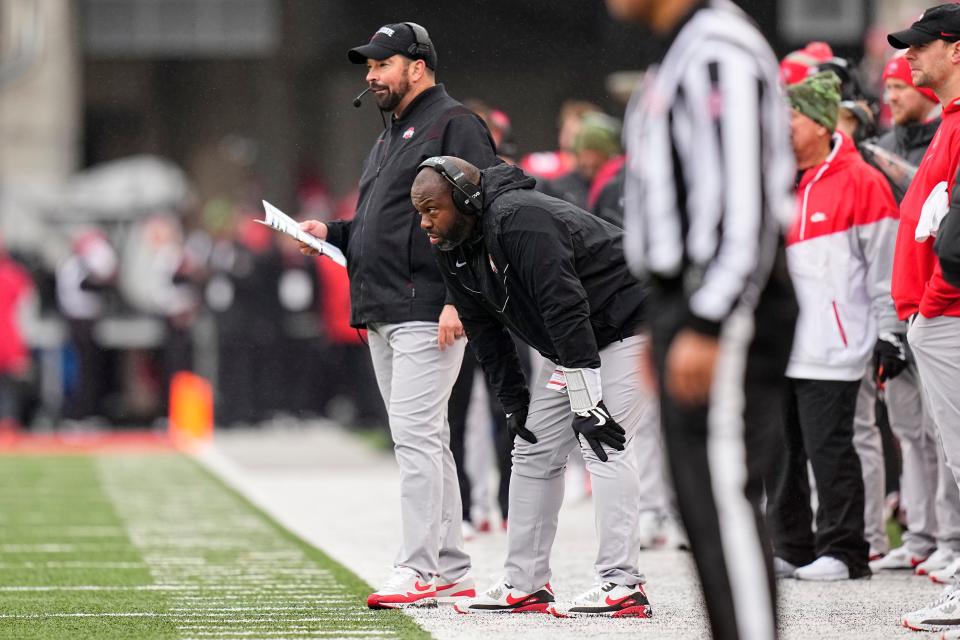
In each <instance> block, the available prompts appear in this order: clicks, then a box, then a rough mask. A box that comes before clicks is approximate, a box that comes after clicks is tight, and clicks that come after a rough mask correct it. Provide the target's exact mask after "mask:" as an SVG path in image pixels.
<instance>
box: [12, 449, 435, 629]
mask: <svg viewBox="0 0 960 640" xmlns="http://www.w3.org/2000/svg"><path fill="white" fill-rule="evenodd" d="M0 487H2V489H0V638H18V639H20V638H23V639H29V638H38V639H39V638H43V639H48V638H71V639H73V638H137V639H140V638H198V639H204V640H207V639H212V638H243V639H249V638H270V639H274V638H334V637H338V638H362V637H376V638H395V637H399V638H428V637H429V636H428V635H427V634H426V633H425V632H424V631H422V630H421V629H420V628H419V627H417V626H416V625H415V624H414V623H413V621H412V620H410V618H408V617H407V616H405V615H403V614H402V613H400V612H397V611H370V610H368V609H367V608H366V595H367V594H368V593H369V587H368V586H367V585H366V584H364V583H363V582H362V581H361V580H360V579H359V578H357V577H356V576H354V575H353V574H352V573H350V572H349V571H347V570H346V569H344V568H343V567H341V566H340V565H338V564H336V563H334V562H333V561H331V560H330V559H329V558H328V557H326V556H325V555H324V554H323V553H321V552H319V551H317V550H316V549H314V548H312V547H310V546H309V545H307V544H305V543H303V542H302V541H300V540H299V539H297V538H296V537H294V536H293V535H292V534H290V533H288V532H287V531H285V530H284V529H282V528H281V527H280V526H279V525H277V524H276V523H274V522H273V521H272V520H270V519H269V518H268V517H267V516H265V515H264V514H263V513H262V512H260V511H259V510H257V509H256V508H255V507H253V506H252V505H251V504H250V503H248V502H247V501H246V500H245V499H243V498H242V497H240V496H238V495H237V494H236V493H234V492H233V491H232V490H230V489H229V488H227V487H226V486H224V485H223V484H222V483H221V482H220V481H219V480H218V479H216V478H214V477H212V476H211V475H210V474H209V473H208V472H207V471H206V470H204V469H202V468H201V467H200V466H198V465H197V464H196V463H195V462H193V461H192V460H191V459H189V458H186V457H184V456H182V455H179V454H175V453H156V454H144V455H101V456H85V455H67V456H43V455H32V456H9V455H8V456H0ZM304 508H305V509H306V508H310V505H304ZM330 517H336V514H330Z"/></svg>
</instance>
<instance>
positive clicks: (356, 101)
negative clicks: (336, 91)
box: [353, 87, 373, 108]
mask: <svg viewBox="0 0 960 640" xmlns="http://www.w3.org/2000/svg"><path fill="white" fill-rule="evenodd" d="M371 91H373V87H367V88H366V89H364V90H363V91H362V92H361V93H360V95H358V96H357V97H356V98H354V99H353V106H355V107H358V108H359V107H360V105H361V104H362V103H361V102H360V99H361V98H362V97H363V96H365V95H367V94H368V93H370V92H371Z"/></svg>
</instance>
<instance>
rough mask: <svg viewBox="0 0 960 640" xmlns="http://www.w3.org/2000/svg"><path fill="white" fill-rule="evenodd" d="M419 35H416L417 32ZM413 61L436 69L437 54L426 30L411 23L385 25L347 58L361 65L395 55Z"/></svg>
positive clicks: (349, 52)
mask: <svg viewBox="0 0 960 640" xmlns="http://www.w3.org/2000/svg"><path fill="white" fill-rule="evenodd" d="M418 30H419V31H420V33H417V31H418ZM398 53H399V54H401V55H404V56H406V57H408V58H411V59H413V60H423V61H424V62H426V63H427V66H428V67H430V68H431V69H436V68H437V52H436V50H435V49H434V48H433V42H431V41H430V35H429V34H428V33H427V30H426V29H424V28H423V27H421V26H420V25H418V24H416V23H413V22H398V23H396V24H387V25H384V26H382V27H380V28H379V29H377V32H376V33H374V34H373V37H372V38H370V42H368V43H367V44H365V45H361V46H359V47H354V48H353V49H350V51H348V52H347V57H348V58H350V62H353V63H354V64H363V63H365V62H366V61H367V60H368V59H370V60H385V59H387V58H389V57H390V56H394V55H396V54H398Z"/></svg>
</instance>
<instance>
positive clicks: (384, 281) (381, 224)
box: [327, 85, 499, 327]
mask: <svg viewBox="0 0 960 640" xmlns="http://www.w3.org/2000/svg"><path fill="white" fill-rule="evenodd" d="M438 155H449V156H457V157H460V158H463V159H465V160H467V161H469V162H471V163H473V164H474V165H476V166H478V167H481V168H483V167H489V166H491V165H492V164H494V163H496V162H499V160H498V159H497V156H496V154H495V152H494V145H493V140H492V139H491V137H490V133H489V131H488V130H487V128H486V125H484V124H483V121H482V120H481V119H480V117H479V116H477V115H476V114H474V113H473V112H472V111H470V110H469V109H467V108H466V107H464V106H463V105H461V104H460V103H459V102H457V101H456V100H454V99H453V98H451V97H450V96H449V95H447V92H446V91H445V90H444V88H443V85H437V86H435V87H431V88H430V89H427V90H426V91H424V92H423V93H421V94H420V95H419V96H417V97H416V98H414V100H413V102H411V103H410V105H409V106H408V107H407V108H406V109H405V110H404V112H403V114H402V115H401V116H400V117H399V118H391V122H390V126H389V127H387V128H386V129H384V130H383V133H381V134H380V137H379V138H377V141H376V143H375V144H374V145H373V149H371V151H370V155H369V156H367V159H366V160H365V161H364V163H363V173H362V174H361V177H360V198H359V201H358V204H357V214H356V216H355V217H354V219H353V220H350V221H339V222H331V223H329V224H328V225H327V228H328V232H327V240H328V241H329V242H331V243H332V244H334V245H336V246H337V247H339V248H340V249H341V250H342V251H343V252H344V253H345V254H346V256H347V273H348V274H349V276H350V324H351V325H352V326H354V327H364V326H366V325H367V324H368V323H371V322H409V321H414V320H426V321H432V322H436V321H437V318H439V316H440V311H441V310H442V308H443V304H444V298H445V294H446V291H445V288H444V286H443V281H442V280H441V278H440V273H439V272H438V271H437V267H436V264H435V263H434V261H433V259H432V258H431V257H430V243H429V241H428V240H427V234H425V233H423V231H421V230H420V217H419V216H418V215H416V210H415V209H414V208H413V204H412V203H411V202H410V186H411V185H412V184H413V180H414V178H415V177H416V175H417V165H419V164H420V163H421V162H422V161H423V160H425V159H426V158H429V157H431V156H438Z"/></svg>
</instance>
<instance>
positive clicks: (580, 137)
mask: <svg viewBox="0 0 960 640" xmlns="http://www.w3.org/2000/svg"><path fill="white" fill-rule="evenodd" d="M573 148H574V149H575V150H576V151H582V150H583V149H592V150H594V151H599V152H601V153H605V154H607V155H608V156H613V155H616V154H618V153H620V121H619V120H617V119H616V118H614V117H611V116H608V115H607V114H605V113H599V112H597V113H588V114H587V115H585V116H584V117H583V120H582V122H581V123H580V131H579V132H578V133H577V138H576V140H575V141H574V144H573Z"/></svg>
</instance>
